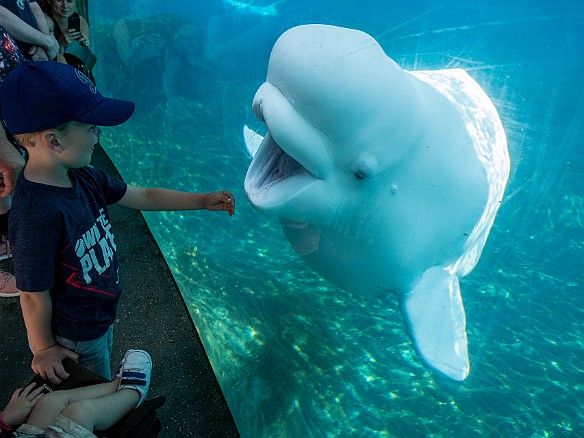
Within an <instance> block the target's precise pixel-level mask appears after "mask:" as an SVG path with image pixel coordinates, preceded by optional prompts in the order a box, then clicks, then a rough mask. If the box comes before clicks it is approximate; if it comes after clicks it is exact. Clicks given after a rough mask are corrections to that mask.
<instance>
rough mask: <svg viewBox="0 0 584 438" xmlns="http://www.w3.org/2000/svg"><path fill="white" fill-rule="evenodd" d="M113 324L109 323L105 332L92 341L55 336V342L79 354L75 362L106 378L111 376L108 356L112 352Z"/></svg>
mask: <svg viewBox="0 0 584 438" xmlns="http://www.w3.org/2000/svg"><path fill="white" fill-rule="evenodd" d="M113 335H114V326H113V324H112V325H110V327H109V329H108V330H107V332H105V333H104V334H103V335H102V336H101V337H99V338H97V339H94V340H93V341H73V340H71V339H67V338H62V337H61V336H55V341H57V344H59V345H62V346H63V347H65V348H67V349H69V350H71V351H74V352H75V353H77V354H79V359H78V361H77V363H79V365H83V366H84V367H85V368H87V369H89V370H91V371H93V372H94V373H95V374H99V375H100V376H102V377H105V378H106V379H108V380H111V378H112V372H111V365H110V358H111V354H112V341H113Z"/></svg>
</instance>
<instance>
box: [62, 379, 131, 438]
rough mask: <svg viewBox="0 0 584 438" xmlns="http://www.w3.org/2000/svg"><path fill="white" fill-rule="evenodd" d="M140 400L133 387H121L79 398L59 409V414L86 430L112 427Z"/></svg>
mask: <svg viewBox="0 0 584 438" xmlns="http://www.w3.org/2000/svg"><path fill="white" fill-rule="evenodd" d="M139 401H140V394H139V393H138V391H136V390H134V389H130V388H127V389H121V390H119V391H117V392H114V393H113V394H107V395H104V396H101V397H97V398H91V399H84V400H79V401H77V402H75V403H71V404H70V405H68V406H67V407H65V409H63V410H62V411H61V415H63V416H65V417H67V418H69V419H71V420H73V421H74V422H75V423H77V424H79V425H80V426H83V427H84V428H86V429H87V430H89V431H91V432H93V431H94V430H105V429H108V428H110V427H112V426H113V425H114V424H116V423H117V422H118V421H120V420H121V418H122V417H123V416H124V415H126V414H127V413H128V412H130V411H132V410H133V409H134V408H135V407H136V406H137V405H138V402H139Z"/></svg>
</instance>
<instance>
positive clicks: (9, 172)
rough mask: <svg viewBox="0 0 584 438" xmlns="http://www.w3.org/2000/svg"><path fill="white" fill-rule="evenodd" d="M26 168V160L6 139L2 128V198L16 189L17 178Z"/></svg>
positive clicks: (0, 161) (0, 196)
mask: <svg viewBox="0 0 584 438" xmlns="http://www.w3.org/2000/svg"><path fill="white" fill-rule="evenodd" d="M23 167H24V158H23V157H22V155H20V154H19V153H18V151H17V150H16V148H15V147H14V146H13V145H12V143H10V142H9V141H8V138H6V133H5V132H4V129H2V127H1V126H0V175H1V178H0V198H3V197H5V196H8V195H9V194H10V193H12V190H13V189H14V184H15V183H16V177H17V176H18V173H19V172H20V171H21V170H22V168H23Z"/></svg>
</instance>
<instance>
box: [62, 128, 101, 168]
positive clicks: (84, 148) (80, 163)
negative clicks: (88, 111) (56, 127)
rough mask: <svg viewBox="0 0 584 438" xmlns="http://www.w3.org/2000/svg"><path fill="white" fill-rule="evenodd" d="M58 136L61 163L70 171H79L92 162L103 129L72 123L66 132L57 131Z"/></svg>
mask: <svg viewBox="0 0 584 438" xmlns="http://www.w3.org/2000/svg"><path fill="white" fill-rule="evenodd" d="M56 136H57V139H58V140H59V143H60V145H61V150H62V155H61V161H62V162H63V164H65V165H66V166H67V167H68V168H70V169H78V168H81V167H85V166H87V165H88V164H89V163H90V162H91V156H92V155H93V150H94V148H95V145H96V144H97V142H98V140H99V137H100V136H101V128H100V127H99V126H96V125H88V124H86V123H79V122H72V123H71V124H70V125H69V129H68V130H67V131H66V132H59V131H57V133H56Z"/></svg>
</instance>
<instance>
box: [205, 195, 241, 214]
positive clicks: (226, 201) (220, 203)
mask: <svg viewBox="0 0 584 438" xmlns="http://www.w3.org/2000/svg"><path fill="white" fill-rule="evenodd" d="M203 207H204V208H206V209H207V210H211V211H221V210H226V211H227V212H229V216H233V213H235V197H234V196H233V194H231V193H230V192H228V191H227V190H221V191H219V192H212V193H207V194H205V198H204V201H203Z"/></svg>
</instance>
